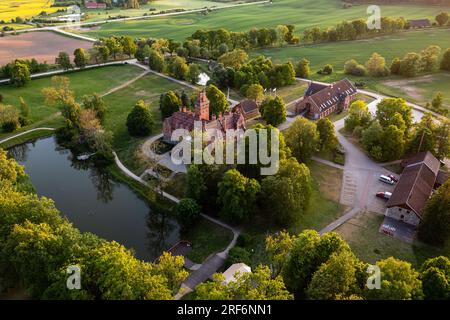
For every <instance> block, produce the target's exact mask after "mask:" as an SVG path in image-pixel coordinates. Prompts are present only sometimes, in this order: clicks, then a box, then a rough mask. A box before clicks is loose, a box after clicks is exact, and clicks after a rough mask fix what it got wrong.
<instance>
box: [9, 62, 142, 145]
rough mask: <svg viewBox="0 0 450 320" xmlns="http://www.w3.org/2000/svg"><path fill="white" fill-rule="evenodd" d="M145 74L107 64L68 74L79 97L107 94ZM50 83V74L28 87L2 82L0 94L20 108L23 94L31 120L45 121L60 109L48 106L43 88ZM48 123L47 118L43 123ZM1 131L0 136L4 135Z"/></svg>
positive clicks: (133, 68)
mask: <svg viewBox="0 0 450 320" xmlns="http://www.w3.org/2000/svg"><path fill="white" fill-rule="evenodd" d="M140 73H142V69H140V68H138V67H135V66H130V65H128V66H108V67H103V68H98V69H92V70H85V71H80V72H74V73H69V74H65V75H64V76H66V77H68V78H69V79H70V88H71V90H73V91H74V92H75V94H76V97H77V99H78V100H81V98H82V97H83V95H86V94H93V93H99V94H102V93H105V92H108V91H109V90H111V89H112V88H114V87H116V86H119V85H120V84H122V83H124V82H126V81H128V80H131V79H133V78H134V77H136V76H138V75H139V74H140ZM49 86H51V77H46V78H41V79H36V80H31V81H30V82H29V83H28V84H27V85H26V86H24V87H21V88H16V87H14V86H10V85H1V86H0V94H1V95H2V96H3V103H4V104H6V105H13V106H15V107H19V98H20V97H23V99H24V100H25V102H26V103H27V104H28V106H29V108H30V118H31V120H32V122H34V123H35V122H42V121H44V120H46V119H49V120H50V119H51V118H52V116H53V115H54V114H55V113H57V112H58V110H57V109H56V108H52V107H49V106H47V105H45V98H44V96H43V94H42V92H41V90H42V89H43V88H45V87H49ZM44 125H45V121H44V123H43V124H42V126H44ZM2 136H4V135H2V134H1V133H0V137H2Z"/></svg>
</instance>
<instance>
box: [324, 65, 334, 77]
mask: <svg viewBox="0 0 450 320" xmlns="http://www.w3.org/2000/svg"><path fill="white" fill-rule="evenodd" d="M322 73H323V74H328V75H330V74H332V73H333V66H332V65H331V64H327V65H325V67H323V70H322Z"/></svg>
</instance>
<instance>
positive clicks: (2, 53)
mask: <svg viewBox="0 0 450 320" xmlns="http://www.w3.org/2000/svg"><path fill="white" fill-rule="evenodd" d="M91 47H92V43H91V42H89V41H84V40H79V39H75V38H71V37H66V36H62V35H59V34H57V33H54V32H50V31H47V32H27V33H21V34H19V35H9V36H5V37H0V65H4V64H7V63H9V62H11V61H13V60H14V59H31V58H35V59H36V60H37V61H39V62H45V61H46V62H48V63H49V64H52V63H54V62H55V58H56V57H57V56H58V53H59V52H60V51H65V52H67V53H69V54H70V55H72V53H73V51H74V50H75V49H77V48H85V49H89V48H91Z"/></svg>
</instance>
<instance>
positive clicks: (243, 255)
mask: <svg viewBox="0 0 450 320" xmlns="http://www.w3.org/2000/svg"><path fill="white" fill-rule="evenodd" d="M235 263H245V264H246V265H250V264H251V254H250V252H249V251H248V250H247V249H244V248H241V247H234V248H232V249H231V250H230V252H229V254H228V258H227V262H226V267H227V268H228V267H229V266H231V265H232V264H235Z"/></svg>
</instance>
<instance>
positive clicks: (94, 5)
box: [84, 0, 106, 9]
mask: <svg viewBox="0 0 450 320" xmlns="http://www.w3.org/2000/svg"><path fill="white" fill-rule="evenodd" d="M84 6H85V7H86V9H106V3H98V2H97V1H95V0H86V1H85V2H84Z"/></svg>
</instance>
